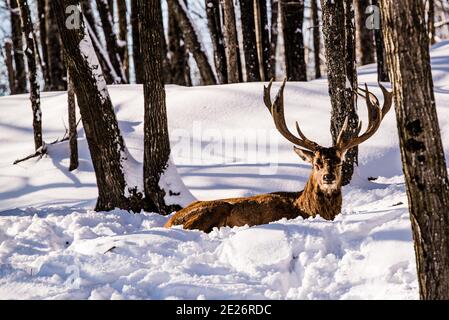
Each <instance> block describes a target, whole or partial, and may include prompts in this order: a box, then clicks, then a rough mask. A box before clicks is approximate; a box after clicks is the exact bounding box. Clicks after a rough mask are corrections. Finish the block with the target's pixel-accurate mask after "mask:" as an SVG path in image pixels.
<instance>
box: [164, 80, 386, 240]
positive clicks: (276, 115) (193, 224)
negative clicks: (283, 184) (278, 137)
mask: <svg viewBox="0 0 449 320" xmlns="http://www.w3.org/2000/svg"><path fill="white" fill-rule="evenodd" d="M285 83H286V80H284V82H283V83H282V86H281V88H280V90H279V92H278V94H277V95H276V98H275V100H274V102H273V103H272V102H271V98H270V90H271V84H272V82H270V84H269V85H268V87H265V88H264V102H265V105H266V106H267V108H268V110H269V111H270V112H271V115H272V117H273V119H274V124H275V125H276V128H277V130H278V131H279V132H280V133H281V134H282V135H283V136H284V138H286V139H287V140H288V141H290V142H291V143H293V144H294V145H296V146H299V147H301V148H298V147H296V146H295V147H294V151H295V152H296V153H297V154H298V155H299V157H300V158H301V159H303V160H304V161H307V162H309V163H311V164H312V173H311V174H310V178H309V180H308V181H307V183H306V186H305V188H304V190H303V191H300V192H274V193H270V194H261V195H257V196H253V197H247V198H232V199H223V200H215V201H196V202H194V203H192V204H190V205H189V206H188V207H186V208H184V209H182V210H180V211H178V212H177V213H176V214H175V215H174V216H173V217H171V219H170V220H169V221H168V222H167V223H166V224H165V227H167V228H169V227H171V226H174V225H181V224H182V225H183V226H184V228H185V229H199V230H202V231H205V232H210V231H212V229H213V228H214V227H223V226H229V227H234V226H244V225H249V226H254V225H260V224H266V223H269V222H272V221H276V220H279V219H282V218H287V219H293V218H296V217H298V216H301V217H303V218H308V217H315V216H316V215H320V216H321V217H322V218H324V219H326V220H334V218H335V217H336V216H337V215H338V214H339V213H340V211H341V205H342V195H341V166H342V162H343V160H344V156H345V152H346V151H347V150H349V149H351V148H353V147H355V146H357V145H359V144H361V143H362V142H364V141H366V140H367V139H369V138H370V137H371V136H372V135H373V134H374V133H375V132H376V131H377V129H378V128H379V126H380V123H381V121H382V119H383V118H384V116H385V114H386V113H387V112H388V111H389V110H390V107H391V104H392V96H393V95H392V93H391V92H388V91H387V90H386V89H385V88H384V87H383V86H382V85H381V84H379V86H380V88H381V89H382V92H383V96H384V104H383V107H382V108H381V107H380V104H379V100H378V99H377V98H376V96H375V95H374V94H373V93H371V92H370V91H368V87H367V86H366V85H365V90H363V89H360V88H359V89H357V90H356V92H357V94H359V95H360V96H362V97H364V98H365V100H366V105H367V107H368V118H369V123H368V126H367V129H366V131H365V133H363V134H362V135H360V136H359V134H360V131H361V127H362V126H361V122H360V123H359V126H358V129H357V131H356V133H355V134H354V135H353V136H354V138H352V139H349V140H348V141H344V140H345V139H344V138H343V137H345V136H346V134H345V133H346V131H347V130H348V118H346V120H345V122H344V125H343V127H342V129H341V131H340V133H339V136H338V139H337V142H336V144H335V145H334V146H332V147H330V148H326V147H322V146H320V145H318V144H317V143H315V142H313V141H311V140H309V139H307V138H306V137H305V136H304V134H303V133H302V131H301V129H300V128H299V125H298V123H297V122H296V130H297V132H298V136H295V135H294V134H293V133H291V132H290V131H289V130H288V128H287V125H286V123H285V118H284V99H283V94H284V87H285ZM361 92H363V93H364V94H365V95H363V94H362V93H361Z"/></svg>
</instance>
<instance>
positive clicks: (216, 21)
mask: <svg viewBox="0 0 449 320" xmlns="http://www.w3.org/2000/svg"><path fill="white" fill-rule="evenodd" d="M205 6H206V15H207V26H208V28H209V33H210V36H211V41H212V47H213V49H214V62H215V70H216V72H217V78H218V83H220V84H224V83H228V74H227V66H226V51H225V46H224V37H223V32H222V29H221V22H220V1H219V0H205Z"/></svg>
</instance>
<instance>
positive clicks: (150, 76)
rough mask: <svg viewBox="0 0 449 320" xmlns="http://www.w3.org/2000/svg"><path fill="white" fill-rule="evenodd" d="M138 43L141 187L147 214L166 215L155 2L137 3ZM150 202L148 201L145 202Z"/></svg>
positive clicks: (157, 5)
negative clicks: (140, 58)
mask: <svg viewBox="0 0 449 320" xmlns="http://www.w3.org/2000/svg"><path fill="white" fill-rule="evenodd" d="M138 6H139V26H140V42H141V44H142V56H143V66H144V97H145V106H144V107H145V115H144V150H145V151H144V165H143V166H144V169H143V170H144V187H145V198H146V199H147V204H149V205H150V207H149V208H147V210H151V211H154V212H159V213H162V214H165V213H169V212H166V209H167V208H166V207H167V206H166V204H165V201H164V195H165V191H164V190H163V189H161V188H160V186H159V180H160V177H161V175H162V174H163V172H164V171H165V169H166V168H167V165H168V160H169V157H170V141H169V138H168V125H167V110H166V106H165V89H164V80H163V79H164V78H163V70H162V66H163V47H162V39H161V34H162V32H161V29H160V28H161V26H162V23H160V22H161V21H160V19H162V14H161V6H160V2H159V1H154V2H148V1H146V0H138ZM173 9H174V8H173ZM148 200H151V201H148Z"/></svg>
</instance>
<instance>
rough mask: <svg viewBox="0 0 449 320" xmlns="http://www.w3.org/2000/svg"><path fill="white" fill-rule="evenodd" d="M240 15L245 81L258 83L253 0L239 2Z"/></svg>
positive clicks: (257, 56) (258, 73)
mask: <svg viewBox="0 0 449 320" xmlns="http://www.w3.org/2000/svg"><path fill="white" fill-rule="evenodd" d="M240 13H241V21H242V34H243V53H244V55H245V67H246V80H247V81H248V82H253V81H260V70H259V54H258V53H257V39H256V24H255V22H254V2H253V0H240Z"/></svg>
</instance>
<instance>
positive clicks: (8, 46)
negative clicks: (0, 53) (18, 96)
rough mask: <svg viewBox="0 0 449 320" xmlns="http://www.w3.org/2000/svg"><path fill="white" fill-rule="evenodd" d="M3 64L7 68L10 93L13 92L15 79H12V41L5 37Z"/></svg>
mask: <svg viewBox="0 0 449 320" xmlns="http://www.w3.org/2000/svg"><path fill="white" fill-rule="evenodd" d="M5 64H6V68H7V70H8V84H9V92H10V94H15V91H14V90H15V89H16V88H15V81H14V66H13V60H12V41H11V40H10V39H6V41H5Z"/></svg>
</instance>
